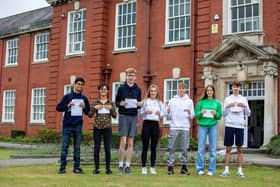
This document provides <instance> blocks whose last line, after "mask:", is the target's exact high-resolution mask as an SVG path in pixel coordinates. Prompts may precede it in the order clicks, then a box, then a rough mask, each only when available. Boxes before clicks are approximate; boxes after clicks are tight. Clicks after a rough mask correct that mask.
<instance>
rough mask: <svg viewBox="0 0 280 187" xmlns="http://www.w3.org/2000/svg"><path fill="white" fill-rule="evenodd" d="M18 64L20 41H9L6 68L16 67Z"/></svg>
mask: <svg viewBox="0 0 280 187" xmlns="http://www.w3.org/2000/svg"><path fill="white" fill-rule="evenodd" d="M17 63H18V39H17V38H16V39H12V40H8V41H7V51H6V64H5V65H6V66H9V65H16V64H17Z"/></svg>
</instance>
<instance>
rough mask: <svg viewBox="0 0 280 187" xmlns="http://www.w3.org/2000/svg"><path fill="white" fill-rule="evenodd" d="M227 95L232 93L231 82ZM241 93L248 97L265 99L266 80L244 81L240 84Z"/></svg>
mask: <svg viewBox="0 0 280 187" xmlns="http://www.w3.org/2000/svg"><path fill="white" fill-rule="evenodd" d="M227 86H228V90H227V95H230V94H232V90H231V84H228V85H227ZM240 94H241V95H243V96H244V97H247V98H248V99H263V98H264V81H263V80H259V81H251V82H246V83H244V82H242V83H241V86H240Z"/></svg>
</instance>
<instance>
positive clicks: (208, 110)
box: [195, 85, 222, 176]
mask: <svg viewBox="0 0 280 187" xmlns="http://www.w3.org/2000/svg"><path fill="white" fill-rule="evenodd" d="M195 116H196V118H197V120H198V125H199V128H198V151H197V157H196V171H197V173H198V174H199V175H203V174H204V152H205V145H206V139H207V136H208V142H209V166H208V173H207V174H208V175H209V176H213V175H214V174H215V172H216V144H217V137H218V129H217V120H219V119H221V117H222V106H221V103H220V102H219V101H218V100H217V99H216V97H215V88H214V86H213V85H208V86H206V88H205V89H204V93H203V95H202V97H201V99H200V100H199V101H198V103H197V105H196V107H195Z"/></svg>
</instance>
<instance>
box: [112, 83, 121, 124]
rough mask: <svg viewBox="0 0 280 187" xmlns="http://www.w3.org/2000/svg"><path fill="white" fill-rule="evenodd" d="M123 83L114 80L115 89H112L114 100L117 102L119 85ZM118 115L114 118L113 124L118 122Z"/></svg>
mask: <svg viewBox="0 0 280 187" xmlns="http://www.w3.org/2000/svg"><path fill="white" fill-rule="evenodd" d="M122 84H123V82H113V89H112V101H113V102H115V101H116V96H117V93H118V89H119V87H120V86H121V85H122ZM116 111H117V112H118V107H116ZM118 116H119V115H117V117H116V118H112V123H113V124H118V123H119V122H118V121H119V120H118Z"/></svg>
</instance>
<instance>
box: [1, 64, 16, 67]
mask: <svg viewBox="0 0 280 187" xmlns="http://www.w3.org/2000/svg"><path fill="white" fill-rule="evenodd" d="M17 66H18V64H11V65H7V64H5V65H4V68H15V67H17Z"/></svg>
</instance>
